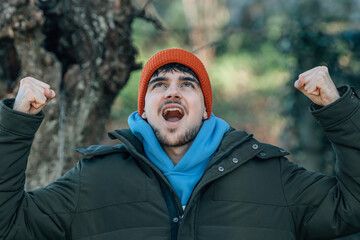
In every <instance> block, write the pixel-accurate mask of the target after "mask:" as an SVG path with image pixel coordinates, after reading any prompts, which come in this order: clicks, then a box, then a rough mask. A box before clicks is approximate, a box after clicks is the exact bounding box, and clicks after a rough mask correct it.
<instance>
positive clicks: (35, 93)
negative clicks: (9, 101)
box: [13, 77, 55, 115]
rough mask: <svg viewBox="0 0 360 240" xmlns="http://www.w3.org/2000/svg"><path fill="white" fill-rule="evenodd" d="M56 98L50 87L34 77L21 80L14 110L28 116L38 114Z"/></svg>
mask: <svg viewBox="0 0 360 240" xmlns="http://www.w3.org/2000/svg"><path fill="white" fill-rule="evenodd" d="M54 97H55V91H54V90H52V89H51V88H50V85H48V84H46V83H44V82H42V81H39V80H37V79H35V78H32V77H26V78H23V79H21V81H20V88H19V92H18V94H17V95H16V98H15V103H14V107H13V109H14V110H16V111H19V112H23V113H28V114H34V115H35V114H38V113H39V112H40V111H41V109H43V107H45V105H46V104H47V103H48V102H49V101H50V100H51V99H53V98H54Z"/></svg>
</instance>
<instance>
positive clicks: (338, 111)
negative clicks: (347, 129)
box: [310, 86, 360, 128]
mask: <svg viewBox="0 0 360 240" xmlns="http://www.w3.org/2000/svg"><path fill="white" fill-rule="evenodd" d="M338 90H339V93H340V96H341V97H340V98H339V99H338V100H336V101H335V102H333V103H331V104H329V105H327V106H325V107H321V108H319V106H317V105H316V104H314V103H312V104H311V105H310V112H311V113H312V114H313V116H314V117H315V118H316V120H317V121H318V122H319V123H320V125H321V126H322V127H323V128H329V127H332V126H333V125H337V124H339V123H340V122H343V121H346V120H347V119H349V118H350V117H351V116H352V115H353V113H354V111H356V110H358V109H359V107H360V101H359V97H358V95H357V94H356V92H355V89H354V88H351V87H349V86H343V87H340V88H338Z"/></svg>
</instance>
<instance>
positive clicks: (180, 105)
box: [142, 71, 206, 147]
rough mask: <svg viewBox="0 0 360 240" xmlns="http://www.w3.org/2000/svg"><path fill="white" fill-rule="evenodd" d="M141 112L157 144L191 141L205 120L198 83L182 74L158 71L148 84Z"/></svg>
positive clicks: (184, 143) (177, 144)
mask: <svg viewBox="0 0 360 240" xmlns="http://www.w3.org/2000/svg"><path fill="white" fill-rule="evenodd" d="M144 113H145V116H144V115H143V116H142V117H143V118H144V119H147V121H148V123H149V124H150V126H151V127H152V128H153V130H154V132H155V134H156V137H157V139H158V140H159V142H160V144H161V145H163V146H166V147H178V146H183V145H186V144H188V143H190V142H192V141H193V140H194V139H195V137H196V135H197V133H198V131H199V130H200V128H201V126H202V121H203V118H205V117H206V109H205V103H204V97H203V93H202V91H201V87H200V83H199V81H198V80H197V79H196V78H194V77H193V76H192V75H191V74H188V73H184V72H179V71H171V72H160V73H159V74H158V76H155V77H152V78H151V79H150V81H149V84H148V89H147V92H146V95H145V109H144Z"/></svg>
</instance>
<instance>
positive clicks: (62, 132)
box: [0, 0, 139, 189]
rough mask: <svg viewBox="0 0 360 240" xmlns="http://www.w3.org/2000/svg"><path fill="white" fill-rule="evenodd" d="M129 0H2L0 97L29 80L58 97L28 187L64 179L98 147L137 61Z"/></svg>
mask: <svg viewBox="0 0 360 240" xmlns="http://www.w3.org/2000/svg"><path fill="white" fill-rule="evenodd" d="M135 13H136V10H135V9H134V8H133V7H132V5H131V2H130V1H129V0H92V1H86V2H85V1H81V0H48V1H45V0H42V1H40V0H39V1H36V0H5V1H2V2H1V3H0V49H2V50H0V56H1V57H2V59H4V60H5V61H3V62H2V63H1V64H0V65H1V66H0V77H1V82H0V87H1V89H4V90H1V91H0V98H1V97H8V96H10V95H9V92H11V91H12V90H14V89H15V85H16V84H15V83H16V82H17V81H18V80H19V79H21V78H22V77H25V76H33V77H35V78H37V79H39V80H42V81H44V82H47V83H48V84H50V85H51V86H52V88H53V89H54V90H55V91H56V93H57V96H56V98H55V99H54V100H52V101H51V102H50V103H49V105H48V106H47V107H46V108H45V109H44V111H45V113H46V117H45V121H44V122H43V124H42V125H41V127H40V129H39V130H38V132H37V134H36V137H35V140H34V144H33V147H32V152H31V155H30V157H29V163H28V170H27V183H26V188H27V189H32V188H35V187H42V186H44V185H46V184H48V183H49V182H51V181H53V180H55V179H56V178H57V177H59V176H61V175H62V174H63V173H64V171H67V170H68V169H69V168H71V167H72V166H73V165H74V162H75V161H76V160H79V158H80V157H81V156H79V155H76V153H75V152H74V151H73V150H72V148H74V147H79V146H80V147H81V146H87V145H91V144H96V143H98V142H99V141H100V140H101V138H102V136H103V133H104V129H105V124H106V121H107V119H108V116H109V113H110V109H111V106H112V104H113V101H114V99H115V97H116V95H117V94H118V92H119V90H120V89H121V88H122V87H123V86H124V84H125V83H126V82H127V80H128V78H129V75H130V72H131V71H132V70H134V69H136V68H138V67H139V66H138V65H137V64H135V60H134V58H135V55H136V50H135V48H134V47H133V45H132V42H131V23H132V20H133V19H134V18H135V17H136V14H135Z"/></svg>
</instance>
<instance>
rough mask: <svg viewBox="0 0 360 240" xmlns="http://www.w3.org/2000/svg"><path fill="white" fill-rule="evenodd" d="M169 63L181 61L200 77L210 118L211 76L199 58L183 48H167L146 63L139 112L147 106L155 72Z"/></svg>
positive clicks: (141, 81)
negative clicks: (147, 92)
mask: <svg viewBox="0 0 360 240" xmlns="http://www.w3.org/2000/svg"><path fill="white" fill-rule="evenodd" d="M169 63H180V64H182V65H184V66H187V67H189V68H190V69H191V70H192V71H193V72H194V73H195V74H196V76H197V77H198V78H199V81H200V86H201V90H202V93H203V95H204V101H205V107H206V112H207V115H208V118H207V119H209V118H210V116H211V107H212V91H211V84H210V79H209V76H208V74H207V72H206V69H205V67H204V65H203V64H202V62H201V61H200V59H199V58H197V57H196V56H195V55H194V54H192V53H191V52H188V51H185V50H182V49H176V48H174V49H166V50H163V51H160V52H158V53H156V54H155V55H154V56H152V57H151V58H150V59H149V61H148V62H147V63H146V64H145V66H144V68H143V70H142V72H141V76H140V82H139V93H138V113H139V115H140V116H141V115H142V114H143V112H144V107H145V95H146V91H147V87H148V83H149V81H150V78H151V76H152V75H153V73H154V72H155V71H156V70H157V69H159V68H160V67H162V66H164V65H166V64H169Z"/></svg>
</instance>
